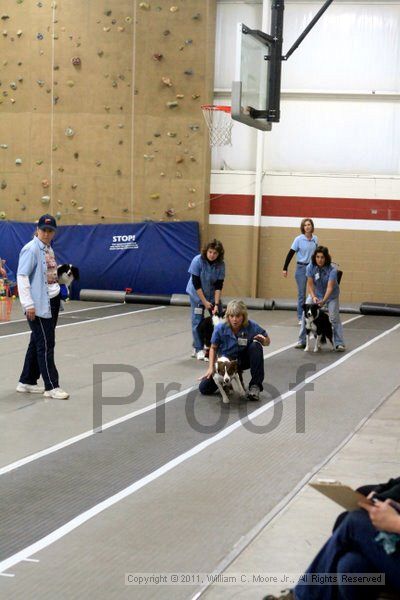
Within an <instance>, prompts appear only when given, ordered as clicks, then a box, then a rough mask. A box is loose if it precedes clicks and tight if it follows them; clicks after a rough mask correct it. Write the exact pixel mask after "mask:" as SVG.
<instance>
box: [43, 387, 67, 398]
mask: <svg viewBox="0 0 400 600" xmlns="http://www.w3.org/2000/svg"><path fill="white" fill-rule="evenodd" d="M43 396H44V397H45V398H54V400H67V398H69V394H68V393H67V392H64V390H63V389H61V388H59V387H58V388H53V389H52V390H46V391H45V393H44V394H43Z"/></svg>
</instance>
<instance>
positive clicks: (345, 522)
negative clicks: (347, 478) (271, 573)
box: [264, 480, 400, 600]
mask: <svg viewBox="0 0 400 600" xmlns="http://www.w3.org/2000/svg"><path fill="white" fill-rule="evenodd" d="M391 482H396V480H391ZM388 483H389V482H388ZM392 489H393V490H395V487H394V484H393V486H392ZM383 493H384V492H383ZM378 495H380V494H376V493H375V492H371V493H370V494H369V496H368V497H369V498H371V497H373V496H378ZM374 502H375V503H374V504H372V503H370V502H369V501H368V500H367V499H366V500H365V501H364V500H363V501H362V502H360V506H362V508H364V509H365V510H354V511H351V512H348V513H345V515H344V518H342V519H341V521H340V524H339V525H338V526H337V527H336V528H335V529H334V532H333V534H332V535H331V537H330V538H329V540H328V541H327V542H326V544H325V545H324V546H323V547H322V548H321V550H320V551H319V553H318V554H317V555H316V557H315V558H314V560H313V561H312V563H311V565H310V566H309V567H308V569H307V570H306V572H305V575H304V576H303V577H302V578H301V580H300V581H299V582H298V583H297V585H296V587H295V588H294V589H293V590H287V591H286V592H282V594H281V595H280V596H273V595H268V596H265V598H264V600H376V599H378V598H379V597H380V594H381V593H382V590H383V588H384V586H385V585H386V586H389V588H390V592H391V593H394V596H392V595H391V596H390V597H393V598H400V513H399V512H398V510H400V504H398V503H396V502H395V501H394V500H393V499H386V500H385V501H384V502H382V501H381V500H377V499H375V501H374ZM393 506H395V507H396V509H395V508H393ZM363 575H365V576H366V577H365V580H364V579H363V581H362V582H360V579H359V578H360V577H362V576H363ZM373 575H375V581H376V579H377V577H378V576H379V575H381V581H382V583H379V582H377V581H376V582H375V583H374V582H373ZM352 576H353V577H354V578H356V581H358V582H359V583H358V584H357V583H356V584H355V585H351V577H352ZM368 577H369V579H368ZM333 578H336V581H333ZM357 578H358V579H357ZM377 583H378V584H377Z"/></svg>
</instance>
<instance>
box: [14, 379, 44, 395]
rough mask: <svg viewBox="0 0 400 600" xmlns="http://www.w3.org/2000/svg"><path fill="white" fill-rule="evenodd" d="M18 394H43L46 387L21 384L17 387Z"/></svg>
mask: <svg viewBox="0 0 400 600" xmlns="http://www.w3.org/2000/svg"><path fill="white" fill-rule="evenodd" d="M15 389H16V390H17V392H22V393H26V394H43V392H44V387H40V385H36V384H35V385H31V384H29V383H21V382H19V383H18V385H17V387H16V388H15Z"/></svg>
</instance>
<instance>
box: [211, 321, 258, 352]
mask: <svg viewBox="0 0 400 600" xmlns="http://www.w3.org/2000/svg"><path fill="white" fill-rule="evenodd" d="M259 333H261V335H268V334H267V332H266V331H265V329H263V328H262V327H260V325H258V324H257V323H256V322H255V321H251V320H250V319H249V323H248V325H247V326H246V327H242V329H240V330H239V332H238V334H237V335H235V334H234V333H233V331H232V329H231V328H230V327H229V325H228V323H219V324H218V325H217V326H216V327H215V329H214V331H213V334H212V337H211V343H212V344H215V345H216V346H218V348H217V355H218V356H226V357H228V358H231V359H232V358H237V357H238V355H239V354H240V352H241V351H243V350H245V349H246V348H248V346H249V345H250V344H251V342H252V341H253V339H254V336H256V335H258V334H259Z"/></svg>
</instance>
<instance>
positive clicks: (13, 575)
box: [0, 573, 15, 577]
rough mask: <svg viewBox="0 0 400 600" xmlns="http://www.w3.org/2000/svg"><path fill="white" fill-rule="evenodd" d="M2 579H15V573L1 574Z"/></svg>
mask: <svg viewBox="0 0 400 600" xmlns="http://www.w3.org/2000/svg"><path fill="white" fill-rule="evenodd" d="M0 577H15V574H14V573H0Z"/></svg>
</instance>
